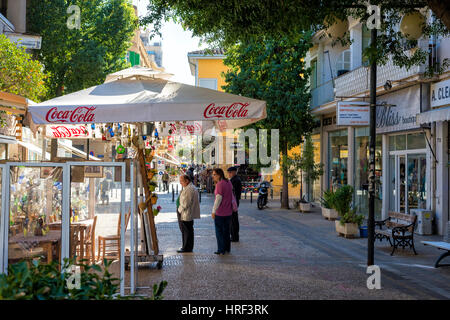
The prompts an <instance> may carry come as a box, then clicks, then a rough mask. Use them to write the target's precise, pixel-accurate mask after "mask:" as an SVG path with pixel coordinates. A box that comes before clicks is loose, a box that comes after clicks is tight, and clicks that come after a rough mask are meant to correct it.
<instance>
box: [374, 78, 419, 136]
mask: <svg viewBox="0 0 450 320" xmlns="http://www.w3.org/2000/svg"><path fill="white" fill-rule="evenodd" d="M382 97H383V99H377V115H376V127H377V134H380V133H388V132H398V131H404V130H411V129H417V128H419V126H418V125H417V124H416V117H417V114H419V113H420V91H419V86H415V87H410V88H405V89H402V90H399V91H396V92H393V93H391V94H387V95H383V96H382ZM383 104H385V105H386V106H383Z"/></svg>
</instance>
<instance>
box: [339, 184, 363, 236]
mask: <svg viewBox="0 0 450 320" xmlns="http://www.w3.org/2000/svg"><path fill="white" fill-rule="evenodd" d="M352 201H353V187H352V186H349V185H345V186H342V187H340V188H339V189H337V190H336V192H335V201H334V208H335V209H336V211H337V213H338V215H339V217H340V219H339V220H336V221H335V225H336V232H337V233H338V234H340V235H343V236H345V237H346V238H349V237H354V236H355V235H357V234H358V233H359V226H360V225H361V224H362V222H363V220H364V216H363V215H361V214H360V215H358V214H357V213H356V208H352Z"/></svg>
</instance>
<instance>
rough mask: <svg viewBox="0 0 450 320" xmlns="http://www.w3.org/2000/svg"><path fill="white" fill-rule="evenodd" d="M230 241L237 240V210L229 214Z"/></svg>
mask: <svg viewBox="0 0 450 320" xmlns="http://www.w3.org/2000/svg"><path fill="white" fill-rule="evenodd" d="M230 234H231V241H239V216H238V213H237V212H233V214H232V215H231V224H230Z"/></svg>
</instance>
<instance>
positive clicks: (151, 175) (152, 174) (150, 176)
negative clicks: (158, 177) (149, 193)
mask: <svg viewBox="0 0 450 320" xmlns="http://www.w3.org/2000/svg"><path fill="white" fill-rule="evenodd" d="M154 175H155V173H154V172H152V171H148V172H147V178H148V179H149V180H151V179H152V178H153V176H154Z"/></svg>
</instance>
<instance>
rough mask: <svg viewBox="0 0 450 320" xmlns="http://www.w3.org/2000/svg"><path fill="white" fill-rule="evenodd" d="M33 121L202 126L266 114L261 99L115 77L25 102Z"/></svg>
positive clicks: (232, 124) (233, 124)
mask: <svg viewBox="0 0 450 320" xmlns="http://www.w3.org/2000/svg"><path fill="white" fill-rule="evenodd" d="M29 112H30V113H31V115H32V118H33V121H34V123H36V124H56V123H59V124H76V123H107V122H113V123H128V122H129V123H134V122H152V121H202V124H203V126H204V128H202V131H205V130H207V129H210V128H213V127H215V128H217V129H219V130H220V131H223V130H226V129H235V128H239V127H243V126H245V125H248V124H251V123H253V122H256V121H259V120H261V119H264V118H265V117H266V102H265V101H261V100H256V99H252V98H246V97H242V96H238V95H233V94H229V93H225V92H220V91H216V90H211V89H206V88H201V87H195V86H191V85H187V84H182V83H177V82H172V81H169V80H165V79H157V78H156V79H129V78H125V79H119V80H115V81H111V82H106V83H103V84H101V85H98V86H94V87H91V88H88V89H85V90H81V91H78V92H74V93H71V94H68V95H65V96H61V97H58V98H54V99H51V100H48V101H45V102H42V103H39V104H36V105H33V106H30V107H29Z"/></svg>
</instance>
